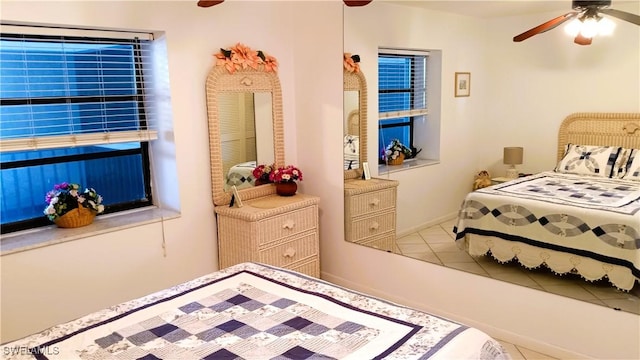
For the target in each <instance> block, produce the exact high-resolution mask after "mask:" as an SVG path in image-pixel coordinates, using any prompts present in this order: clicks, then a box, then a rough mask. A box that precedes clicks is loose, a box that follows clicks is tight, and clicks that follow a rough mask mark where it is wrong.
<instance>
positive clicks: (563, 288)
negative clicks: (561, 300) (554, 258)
mask: <svg viewBox="0 0 640 360" xmlns="http://www.w3.org/2000/svg"><path fill="white" fill-rule="evenodd" d="M455 221H456V220H455V219H452V220H449V221H445V222H443V223H441V224H438V225H434V226H432V227H429V228H425V229H422V230H420V231H418V232H415V233H412V234H409V235H405V236H402V237H399V238H398V239H397V240H396V249H395V250H394V252H396V253H398V254H402V255H404V256H408V257H412V258H416V259H421V260H424V261H428V262H431V263H435V264H440V265H443V266H447V267H449V268H454V269H458V270H463V271H468V272H472V273H475V274H478V275H482V276H487V277H492V278H494V279H499V280H503V281H508V282H511V283H514V284H519V285H523V286H527V287H530V288H534V289H538V290H542V291H548V292H550V293H555V294H559V295H564V296H567V297H572V298H575V299H578V300H582V301H588V302H592V303H595V304H599V305H603V306H608V307H611V308H616V309H620V310H623V311H628V312H632V313H635V314H640V285H639V284H638V283H636V285H635V287H634V288H633V289H631V291H630V292H628V293H626V292H623V291H620V290H617V289H616V288H615V287H613V286H612V285H611V284H610V283H609V282H608V281H607V280H601V281H596V282H588V281H585V280H583V279H582V278H581V277H580V276H579V275H574V274H567V275H563V276H559V275H555V274H553V273H552V272H551V271H550V270H548V269H547V268H544V267H541V268H539V269H532V270H529V269H526V268H524V267H523V266H521V265H520V264H519V263H518V262H517V261H511V262H509V263H506V264H500V263H498V262H497V261H496V260H494V259H493V258H491V257H489V256H484V257H481V258H473V257H471V256H469V254H467V252H466V251H463V250H460V249H458V247H457V246H456V244H455V243H454V239H455V235H454V234H453V226H454V225H455ZM501 342H502V341H501ZM502 344H503V346H504V347H505V348H506V350H507V351H508V352H509V354H511V356H512V357H513V359H527V360H531V359H554V358H553V357H550V356H547V355H543V354H540V353H537V352H535V351H532V350H529V349H526V348H522V347H520V346H517V345H514V344H509V343H506V342H502Z"/></svg>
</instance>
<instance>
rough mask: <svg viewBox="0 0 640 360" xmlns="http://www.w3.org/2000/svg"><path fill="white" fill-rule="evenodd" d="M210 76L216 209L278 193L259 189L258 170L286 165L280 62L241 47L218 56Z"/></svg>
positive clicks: (213, 179) (211, 151)
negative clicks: (237, 199) (236, 198)
mask: <svg viewBox="0 0 640 360" xmlns="http://www.w3.org/2000/svg"><path fill="white" fill-rule="evenodd" d="M215 57H216V64H215V66H214V67H213V68H212V69H211V71H210V72H209V75H208V76H207V83H206V90H207V116H208V119H209V146H210V153H211V156H210V160H211V186H212V190H213V192H212V196H213V202H214V204H215V205H226V204H229V201H230V199H231V192H232V191H231V189H232V188H233V186H235V187H236V188H237V189H239V191H240V193H239V194H240V195H241V197H242V199H245V200H249V199H253V198H256V197H260V196H265V195H268V194H270V193H274V192H275V189H274V188H273V186H271V185H260V186H258V185H259V184H257V183H256V181H255V177H254V175H253V170H254V169H255V168H256V166H258V165H259V164H280V165H282V164H284V130H283V120H282V94H281V88H280V81H279V79H278V75H277V73H276V71H277V61H276V59H275V58H274V57H272V56H269V55H266V54H265V53H264V52H262V51H254V50H252V49H250V48H248V47H246V46H244V45H242V44H237V45H236V46H234V47H232V48H230V49H228V50H225V49H220V52H219V53H218V54H216V55H215Z"/></svg>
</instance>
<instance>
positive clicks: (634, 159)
mask: <svg viewBox="0 0 640 360" xmlns="http://www.w3.org/2000/svg"><path fill="white" fill-rule="evenodd" d="M630 153H631V155H629V160H627V166H626V167H625V173H624V176H622V178H623V179H627V180H638V181H640V149H630Z"/></svg>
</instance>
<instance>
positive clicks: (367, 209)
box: [349, 187, 396, 217]
mask: <svg viewBox="0 0 640 360" xmlns="http://www.w3.org/2000/svg"><path fill="white" fill-rule="evenodd" d="M395 206H396V188H395V187H394V188H388V189H382V190H377V191H371V192H368V193H364V194H359V195H354V196H353V197H352V198H351V209H350V214H349V215H350V216H351V217H356V216H361V215H367V214H371V213H374V212H376V211H384V210H388V209H393V208H395Z"/></svg>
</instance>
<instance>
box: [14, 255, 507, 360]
mask: <svg viewBox="0 0 640 360" xmlns="http://www.w3.org/2000/svg"><path fill="white" fill-rule="evenodd" d="M2 347H3V349H2V351H3V354H4V355H9V356H8V358H9V359H14V358H15V359H18V358H37V359H65V360H67V359H158V358H160V359H320V358H322V359H331V358H333V359H382V358H387V359H509V355H508V354H507V353H506V352H505V351H504V350H503V349H502V347H501V346H500V344H499V343H498V342H497V341H495V340H494V339H492V338H491V337H489V336H488V335H487V334H485V333H483V332H481V331H479V330H477V329H474V328H470V327H467V326H464V325H462V324H458V323H455V322H451V321H448V320H446V319H442V318H439V317H437V316H434V315H430V314H427V313H424V312H421V311H418V310H414V309H411V308H407V307H402V306H398V305H395V304H392V303H389V302H386V301H383V300H380V299H377V298H373V297H370V296H366V295H363V294H360V293H357V292H354V291H351V290H348V289H344V288H341V287H337V286H334V285H331V284H329V283H327V282H324V281H322V280H318V279H314V278H310V277H307V276H305V275H302V274H299V273H296V272H291V271H288V270H284V269H280V268H275V267H270V266H266V265H261V264H256V263H243V264H238V265H234V266H232V267H229V268H226V269H223V270H220V271H218V272H215V273H212V274H209V275H206V276H203V277H200V278H197V279H195V280H192V281H189V282H186V283H183V284H181V285H178V286H175V287H172V288H169V289H166V290H164V291H160V292H157V293H154V294H151V295H148V296H145V297H142V298H139V299H136V300H133V301H129V302H126V303H123V304H119V305H116V306H113V307H111V308H108V309H105V310H102V311H98V312H95V313H93V314H89V315H87V316H85V317H82V318H80V319H77V320H75V321H72V322H69V323H66V324H62V325H58V326H54V327H52V328H50V329H48V330H45V331H43V332H41V333H39V334H35V335H32V336H29V337H26V338H23V339H20V340H17V341H14V342H11V343H8V344H3V345H2Z"/></svg>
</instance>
